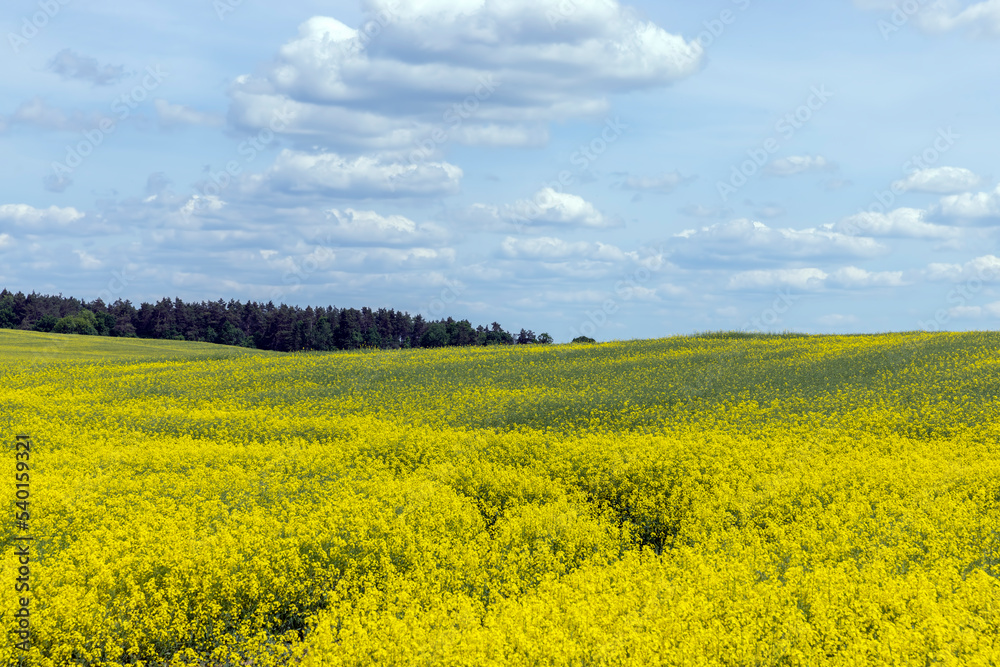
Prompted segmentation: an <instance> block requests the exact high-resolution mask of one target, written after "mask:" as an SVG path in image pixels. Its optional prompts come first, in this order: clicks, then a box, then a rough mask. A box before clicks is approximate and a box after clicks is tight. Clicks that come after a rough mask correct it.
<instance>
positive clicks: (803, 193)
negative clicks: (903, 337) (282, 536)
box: [0, 0, 1000, 341]
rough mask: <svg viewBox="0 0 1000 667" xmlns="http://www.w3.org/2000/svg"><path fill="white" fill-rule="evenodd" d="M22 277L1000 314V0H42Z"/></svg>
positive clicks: (135, 296) (0, 203) (414, 297)
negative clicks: (766, 0) (275, 0)
mask: <svg viewBox="0 0 1000 667" xmlns="http://www.w3.org/2000/svg"><path fill="white" fill-rule="evenodd" d="M0 28H2V33H3V35H4V36H5V37H4V40H3V42H4V43H3V44H2V45H0V81H2V90H3V95H2V98H0V145H2V147H3V155H4V156H5V158H6V159H4V160H3V161H0V175H2V178H0V284H2V285H3V286H5V287H7V288H8V289H12V290H24V291H32V290H34V291H38V292H42V293H63V294H64V295H73V296H77V297H80V298H83V299H86V300H90V299H94V298H97V297H101V298H104V299H105V301H113V300H115V299H117V298H122V299H130V300H132V301H133V302H134V303H137V302H140V301H151V300H156V299H159V298H161V297H164V296H167V297H174V296H179V297H181V298H182V299H185V300H203V299H205V300H215V299H218V298H223V299H225V300H228V299H231V298H235V299H240V300H246V299H252V300H258V301H265V302H266V301H269V300H272V301H274V302H275V303H279V302H285V303H294V304H298V305H301V306H305V305H310V304H311V305H328V304H329V305H336V306H341V307H344V306H353V307H360V306H371V307H391V308H396V309H400V310H406V311H409V312H410V313H412V314H417V313H421V314H423V315H424V316H425V317H433V318H437V317H441V316H448V315H451V316H454V317H457V318H468V319H470V320H472V321H473V323H474V324H480V323H483V324H488V323H489V322H491V321H493V320H497V321H499V322H500V323H501V324H503V325H504V326H505V327H506V328H508V329H512V330H515V331H516V330H518V329H520V328H522V327H524V328H529V329H533V330H534V331H536V332H542V331H545V332H548V333H550V334H551V335H552V336H553V337H555V339H556V340H557V341H566V340H569V339H571V338H573V337H574V336H577V335H581V334H582V335H590V336H593V337H594V338H597V339H599V340H611V339H625V338H648V337H657V336H663V335H671V334H678V333H681V334H683V333H691V332H694V331H705V330H718V329H727V330H728V329H751V330H777V331H780V330H796V331H805V332H812V333H853V332H877V331H908V330H915V329H928V330H964V329H988V328H995V327H996V326H997V324H998V323H1000V258H998V257H997V255H1000V252H998V249H997V247H996V246H997V239H998V231H1000V187H998V180H1000V150H998V149H1000V123H998V122H997V120H998V115H1000V114H998V110H1000V86H997V85H996V82H997V81H998V80H1000V57H998V56H1000V0H988V1H986V2H959V1H957V0H952V1H948V0H942V1H939V2H933V3H932V2H930V1H928V0H925V1H924V2H919V1H918V0H910V1H908V2H900V3H895V2H884V1H882V0H854V2H851V1H849V0H817V1H816V2H811V3H791V2H784V3H764V2H760V1H759V0H717V1H714V2H704V3H679V2H645V1H641V2H634V3H631V4H625V3H620V2H616V1H613V0H591V1H585V0H530V1H529V0H507V1H500V0H496V1H494V0H458V1H450V2H444V1H443V0H362V1H361V2H360V3H359V2H346V1H345V2H318V1H316V2H309V1H304V0H286V1H285V2H282V3H264V2H259V1H254V0H242V1H241V0H180V1H176V2H169V3H168V2H163V1H153V0H138V1H136V2H131V3H121V2H112V1H111V0H35V1H33V2H31V1H23V0H11V1H10V2H8V3H6V5H5V9H4V12H3V18H2V21H0Z"/></svg>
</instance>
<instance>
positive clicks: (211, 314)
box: [0, 288, 553, 352]
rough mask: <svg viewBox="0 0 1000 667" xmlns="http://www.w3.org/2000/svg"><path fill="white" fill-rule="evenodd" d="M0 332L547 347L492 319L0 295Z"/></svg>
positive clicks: (336, 345)
mask: <svg viewBox="0 0 1000 667" xmlns="http://www.w3.org/2000/svg"><path fill="white" fill-rule="evenodd" d="M0 328H5V329H23V330H30V331H43V332H48V333H63V334H83V335H90V336H114V337H121V338H133V337H134V338H159V339H171V340H187V341H199V342H204V343H218V344H222V345H237V346H241V347H249V348H255V349H261V350H275V351H279V352H291V351H299V350H355V349H360V348H372V349H398V348H414V347H445V346H454V345H515V344H520V345H524V344H547V343H551V342H552V340H553V339H552V337H551V336H550V335H549V334H547V333H542V334H538V335H535V333H534V332H533V331H530V330H525V329H521V330H520V332H518V334H517V335H514V334H511V333H510V332H508V331H506V330H504V328H503V327H501V326H500V324H499V323H497V322H493V323H492V324H490V326H489V327H488V328H487V327H485V326H482V325H479V326H477V327H473V326H472V324H471V323H470V322H469V321H468V320H455V319H454V318H452V317H449V318H447V319H442V320H425V319H424V318H423V316H422V315H416V316H411V315H410V314H409V313H405V312H401V311H397V310H393V309H386V308H379V309H378V310H372V309H371V308H361V309H360V310H359V309H357V308H335V307H333V306H326V307H316V308H313V307H312V306H308V307H306V308H300V307H299V306H289V305H286V304H281V305H278V306H276V305H274V303H272V302H270V301H269V302H267V303H266V304H264V303H257V302H254V301H247V302H246V303H241V302H239V301H236V300H233V299H231V300H230V301H229V302H228V303H227V302H225V301H223V300H222V299H219V300H218V301H202V302H200V303H194V302H192V303H185V302H184V301H182V300H181V299H179V298H175V299H173V300H171V299H168V298H163V299H161V300H160V301H158V302H157V303H155V304H151V303H142V304H140V305H139V307H138V308H136V307H135V306H134V305H133V304H132V302H131V301H127V300H126V301H123V300H122V299H118V300H116V301H115V302H114V303H112V304H106V303H104V301H103V300H101V299H96V300H94V301H91V302H89V303H88V302H85V301H81V300H80V299H77V298H74V297H64V296H62V295H61V294H60V295H57V296H51V295H43V294H36V293H34V292H32V293H31V294H28V295H25V294H24V293H23V292H17V293H13V292H11V291H9V290H7V289H6V288H5V289H4V290H3V291H2V292H0Z"/></svg>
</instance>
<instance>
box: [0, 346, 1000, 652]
mask: <svg viewBox="0 0 1000 667" xmlns="http://www.w3.org/2000/svg"><path fill="white" fill-rule="evenodd" d="M0 359H2V365H0V376H2V384H0V402H2V406H3V410H2V414H0V426H2V429H3V433H4V434H5V435H4V442H5V445H6V447H5V448H4V451H5V452H6V453H5V454H4V456H5V457H6V462H5V463H4V464H3V465H4V466H6V468H5V469H6V470H8V474H7V475H6V476H5V477H4V479H7V480H9V481H8V483H6V484H5V485H3V486H2V487H0V493H2V494H6V495H5V496H4V498H5V500H4V502H5V503H6V506H7V507H8V510H9V514H8V517H9V518H7V519H4V521H3V522H0V533H2V538H3V540H4V545H5V558H4V560H3V565H2V570H0V590H2V591H3V593H2V595H0V623H2V627H3V629H4V633H5V635H6V637H7V641H5V642H3V645H2V646H0V664H4V665H7V664H16V662H17V660H18V659H19V658H20V657H21V655H22V654H21V652H20V651H18V650H17V649H16V648H15V641H16V636H15V628H16V622H15V621H16V619H15V618H14V616H13V614H14V611H15V610H16V609H17V608H18V604H19V602H18V598H19V596H22V595H24V594H23V593H17V592H15V590H14V582H15V580H16V579H17V577H18V567H19V565H18V561H17V559H16V557H15V555H14V554H15V546H14V545H15V544H16V543H17V540H16V538H17V537H18V528H17V526H16V525H15V523H14V516H15V513H16V512H17V511H18V508H17V507H16V506H15V501H16V499H15V492H14V489H15V486H14V469H15V451H14V436H15V434H17V433H27V434H30V435H31V436H32V446H33V449H32V453H31V460H30V466H31V469H30V473H31V506H30V533H31V534H32V535H33V536H34V537H35V540H34V543H33V544H32V549H33V552H32V553H33V556H32V558H33V560H32V562H31V575H30V576H31V595H32V598H31V648H30V650H29V652H28V653H27V654H25V655H26V658H27V663H26V664H30V665H32V666H33V667H34V666H38V667H43V666H49V665H94V666H96V665H297V664H300V665H303V666H317V667H319V666H327V665H331V666H332V665H367V664H384V665H470V666H472V665H618V664H631V665H873V664H885V665H939V664H940V665H983V666H986V665H997V664H1000V580H998V576H1000V445H998V443H1000V425H998V423H997V418H998V416H1000V409H998V408H1000V334H998V333H938V334H927V333H912V334H887V335H872V336H842V337H834V336H830V337H805V336H738V335H704V336H696V337H681V338H669V339H663V340H651V341H631V342H619V343H610V344H603V345H590V346H588V345H558V346H537V345H518V346H504V347H490V348H452V349H441V350H413V351H381V352H379V351H366V352H356V353H347V352H338V353H301V354H288V355H282V354H277V353H268V352H256V351H250V350H244V349H239V348H227V347H221V346H213V345H207V344H196V343H177V342H172V341H137V340H117V339H97V338H92V337H78V336H58V335H51V334H38V333H30V332H15V331H6V330H3V331H0Z"/></svg>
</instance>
